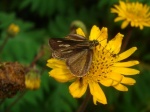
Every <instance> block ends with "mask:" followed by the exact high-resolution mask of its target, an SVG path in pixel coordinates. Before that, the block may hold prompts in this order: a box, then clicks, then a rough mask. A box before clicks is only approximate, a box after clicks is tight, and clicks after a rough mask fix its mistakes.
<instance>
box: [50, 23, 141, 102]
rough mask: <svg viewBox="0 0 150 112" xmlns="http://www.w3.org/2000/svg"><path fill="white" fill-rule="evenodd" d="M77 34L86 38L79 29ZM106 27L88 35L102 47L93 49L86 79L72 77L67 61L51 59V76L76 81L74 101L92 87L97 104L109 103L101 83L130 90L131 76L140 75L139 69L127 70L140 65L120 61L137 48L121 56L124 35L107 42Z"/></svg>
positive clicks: (73, 94) (94, 29) (95, 27)
mask: <svg viewBox="0 0 150 112" xmlns="http://www.w3.org/2000/svg"><path fill="white" fill-rule="evenodd" d="M77 34H79V35H82V36H85V34H84V32H83V31H82V30H81V29H80V28H78V29H77ZM107 37H108V33H107V28H105V27H103V28H102V29H101V30H100V29H99V28H98V27H97V26H95V25H94V26H93V27H92V29H91V33H90V36H89V40H95V39H96V40H98V41H99V42H100V44H99V45H98V46H96V47H95V48H94V49H93V59H92V64H91V67H90V70H89V72H88V73H87V74H86V75H85V76H83V77H82V78H80V77H75V76H74V75H72V74H71V72H70V71H69V69H68V67H67V66H66V64H65V61H62V60H58V59H54V58H51V59H49V60H48V63H47V66H48V67H50V68H52V70H51V71H50V72H49V74H50V76H51V77H53V78H55V79H56V80H57V81H59V82H67V81H74V82H73V83H72V84H71V85H70V86H69V90H70V93H71V95H72V96H73V97H74V98H80V97H81V96H82V95H83V94H84V93H85V92H86V90H87V87H88V86H89V89H90V92H91V94H92V95H93V101H94V104H96V103H97V102H100V103H102V104H107V100H106V97H105V94H104V92H103V90H102V89H101V88H100V85H99V84H102V85H104V86H107V87H109V86H113V87H114V88H115V89H117V90H119V91H128V88H127V87H126V86H125V85H133V84H134V83H135V80H134V79H132V78H129V77H126V76H128V75H135V74H139V71H138V70H136V69H132V68H128V67H131V66H134V65H136V64H138V63H139V62H138V61H136V60H132V61H127V62H121V61H122V60H123V59H126V58H128V57H129V56H130V55H131V54H133V53H134V52H135V50H136V49H137V48H136V47H132V48H130V49H129V50H127V51H125V52H123V53H121V54H118V53H119V51H120V47H121V43H122V38H123V35H122V34H120V33H118V34H117V35H116V36H115V37H114V38H113V39H112V40H110V41H109V42H108V43H107Z"/></svg>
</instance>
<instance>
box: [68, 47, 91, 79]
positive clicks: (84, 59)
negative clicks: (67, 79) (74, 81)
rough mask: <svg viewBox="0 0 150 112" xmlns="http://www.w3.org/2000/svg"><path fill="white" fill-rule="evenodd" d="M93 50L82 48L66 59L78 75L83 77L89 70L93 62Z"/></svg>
mask: <svg viewBox="0 0 150 112" xmlns="http://www.w3.org/2000/svg"><path fill="white" fill-rule="evenodd" d="M92 57H93V52H92V50H88V49H85V50H82V51H81V52H78V53H76V54H74V55H72V56H71V57H70V58H68V59H67V60H66V64H67V66H68V67H69V69H70V71H71V72H72V73H73V74H74V75H75V76H77V77H83V76H84V75H86V73H87V72H88V71H89V68H90V65H91V62H92Z"/></svg>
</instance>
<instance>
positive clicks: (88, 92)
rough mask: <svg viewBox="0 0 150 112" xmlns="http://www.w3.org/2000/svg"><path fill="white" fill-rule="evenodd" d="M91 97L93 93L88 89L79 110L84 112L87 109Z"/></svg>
mask: <svg viewBox="0 0 150 112" xmlns="http://www.w3.org/2000/svg"><path fill="white" fill-rule="evenodd" d="M90 98H91V93H90V90H89V89H88V90H87V93H86V96H85V99H84V100H83V102H82V104H81V105H80V107H79V108H78V110H77V112H84V111H85V109H86V107H87V104H88V101H89V100H90Z"/></svg>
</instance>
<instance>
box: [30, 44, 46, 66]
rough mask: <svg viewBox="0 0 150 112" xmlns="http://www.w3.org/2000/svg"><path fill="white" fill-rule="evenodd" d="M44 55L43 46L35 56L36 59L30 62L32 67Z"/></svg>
mask: <svg viewBox="0 0 150 112" xmlns="http://www.w3.org/2000/svg"><path fill="white" fill-rule="evenodd" d="M43 55H44V51H43V47H41V50H40V51H39V52H38V54H37V55H36V56H35V58H34V60H33V61H32V62H31V64H30V66H29V67H30V68H33V67H34V65H35V64H36V62H37V61H38V60H39V59H40V58H41V57H42V56H43Z"/></svg>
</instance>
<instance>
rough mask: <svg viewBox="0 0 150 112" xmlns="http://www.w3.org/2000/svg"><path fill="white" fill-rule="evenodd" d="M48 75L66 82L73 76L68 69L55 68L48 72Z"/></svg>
mask: <svg viewBox="0 0 150 112" xmlns="http://www.w3.org/2000/svg"><path fill="white" fill-rule="evenodd" d="M49 74H50V76H51V77H53V78H54V79H55V80H57V81H59V82H67V81H70V80H72V79H74V78H75V77H74V76H73V75H71V73H70V71H69V70H65V69H60V68H55V69H53V70H51V71H50V72H49Z"/></svg>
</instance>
